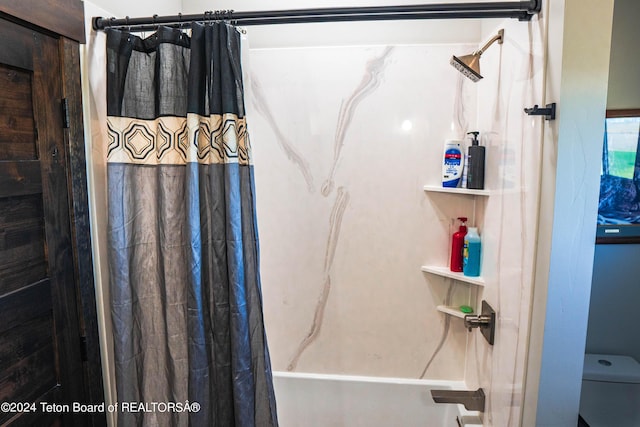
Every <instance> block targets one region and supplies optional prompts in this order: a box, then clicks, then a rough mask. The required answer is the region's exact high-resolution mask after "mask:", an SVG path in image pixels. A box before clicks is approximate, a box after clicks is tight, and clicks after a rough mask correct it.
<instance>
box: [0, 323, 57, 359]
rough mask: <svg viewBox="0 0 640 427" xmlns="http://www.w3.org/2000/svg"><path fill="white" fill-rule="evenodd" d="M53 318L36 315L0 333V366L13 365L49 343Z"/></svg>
mask: <svg viewBox="0 0 640 427" xmlns="http://www.w3.org/2000/svg"><path fill="white" fill-rule="evenodd" d="M52 331H53V318H52V317H51V314H50V313H49V315H48V316H44V317H38V318H36V319H33V320H31V321H29V322H27V323H24V324H22V325H20V326H18V327H17V328H14V329H11V330H10V331H7V332H5V333H3V334H2V335H0V337H1V339H0V366H13V365H15V364H17V363H18V362H19V361H20V359H23V358H25V357H29V356H30V355H32V354H33V353H35V352H37V351H39V350H41V349H43V348H45V347H47V346H50V345H51V342H52V339H51V332H52Z"/></svg>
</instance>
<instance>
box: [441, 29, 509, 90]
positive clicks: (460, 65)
mask: <svg viewBox="0 0 640 427" xmlns="http://www.w3.org/2000/svg"><path fill="white" fill-rule="evenodd" d="M503 40H504V30H500V31H498V34H496V35H495V36H493V37H492V38H491V40H489V41H488V42H487V43H486V44H485V45H484V46H482V47H481V48H480V49H478V50H476V51H475V52H473V53H472V54H471V55H464V56H460V57H458V56H455V55H453V56H452V57H451V61H449V63H450V64H451V65H453V67H454V68H455V69H456V70H458V71H460V72H461V73H462V74H463V75H464V76H465V77H468V78H469V79H471V80H472V81H473V82H477V81H478V80H480V79H481V78H482V75H481V74H480V56H482V54H483V53H484V51H485V50H487V49H488V48H489V46H491V45H492V44H493V43H494V42H496V41H497V42H498V44H502V41H503Z"/></svg>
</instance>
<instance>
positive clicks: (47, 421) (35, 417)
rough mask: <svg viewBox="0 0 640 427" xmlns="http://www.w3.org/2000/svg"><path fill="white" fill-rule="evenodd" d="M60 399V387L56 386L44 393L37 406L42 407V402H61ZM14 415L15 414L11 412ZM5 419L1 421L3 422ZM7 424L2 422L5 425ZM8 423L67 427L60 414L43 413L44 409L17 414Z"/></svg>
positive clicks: (19, 425) (29, 426) (18, 425)
mask: <svg viewBox="0 0 640 427" xmlns="http://www.w3.org/2000/svg"><path fill="white" fill-rule="evenodd" d="M59 401H60V387H59V386H56V387H54V388H52V389H51V390H49V391H47V392H46V393H45V394H43V395H42V396H41V397H40V399H38V400H37V401H36V402H35V403H36V407H37V408H39V407H40V402H47V403H53V402H59ZM10 415H13V414H10ZM2 422H3V421H0V423H2ZM4 425H5V424H2V426H4ZM7 425H11V427H33V426H49V427H65V425H64V424H63V422H62V420H61V417H60V414H58V413H55V412H49V413H43V412H42V411H37V412H28V413H22V414H15V415H14V417H13V418H11V419H10V420H9V422H8V423H7Z"/></svg>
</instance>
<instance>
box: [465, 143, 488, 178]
mask: <svg viewBox="0 0 640 427" xmlns="http://www.w3.org/2000/svg"><path fill="white" fill-rule="evenodd" d="M479 133H480V132H477V131H474V132H467V135H473V140H472V141H471V144H472V145H471V146H469V151H468V153H469V155H468V157H467V159H468V160H467V161H468V163H467V188H469V189H472V190H482V189H484V157H485V147H483V146H481V145H479V144H478V134H479Z"/></svg>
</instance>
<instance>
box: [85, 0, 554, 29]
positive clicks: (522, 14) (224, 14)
mask: <svg viewBox="0 0 640 427" xmlns="http://www.w3.org/2000/svg"><path fill="white" fill-rule="evenodd" d="M541 3H542V1H541V0H528V1H512V2H485V3H453V4H445V3H435V4H422V5H406V6H372V7H338V8H317V9H290V10H273V11H260V12H235V11H233V10H216V11H208V12H204V13H201V14H195V15H182V14H178V15H172V16H158V15H154V16H152V17H147V18H129V17H128V16H127V17H126V18H120V19H116V18H103V17H100V16H96V17H93V19H92V23H93V29H94V30H104V29H106V28H120V29H130V30H131V31H147V30H152V29H155V28H157V27H158V26H159V25H163V26H172V27H182V26H185V25H188V24H190V23H191V22H208V21H230V22H233V23H234V24H237V25H271V24H299V23H309V22H347V21H389V20H408V19H461V18H517V19H518V20H520V21H529V20H531V17H532V16H533V15H535V14H537V13H539V12H540V7H541Z"/></svg>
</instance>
